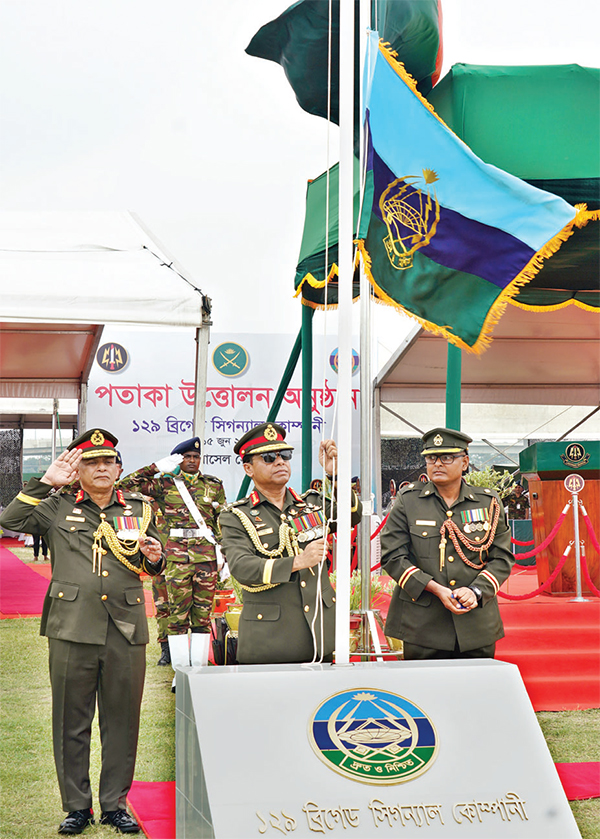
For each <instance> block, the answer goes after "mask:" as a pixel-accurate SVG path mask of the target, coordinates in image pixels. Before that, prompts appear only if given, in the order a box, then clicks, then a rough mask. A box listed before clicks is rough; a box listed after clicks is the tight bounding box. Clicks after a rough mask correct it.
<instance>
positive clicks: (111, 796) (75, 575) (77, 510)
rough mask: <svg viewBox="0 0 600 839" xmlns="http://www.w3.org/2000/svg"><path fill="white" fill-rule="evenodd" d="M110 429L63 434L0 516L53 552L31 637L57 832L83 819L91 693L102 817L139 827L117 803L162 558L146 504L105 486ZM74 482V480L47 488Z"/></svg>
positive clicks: (71, 830) (89, 816) (112, 474)
mask: <svg viewBox="0 0 600 839" xmlns="http://www.w3.org/2000/svg"><path fill="white" fill-rule="evenodd" d="M116 444H117V438H116V437H115V436H114V435H113V434H111V433H110V432H108V431H104V429H100V428H96V429H94V430H91V431H86V432H85V433H84V434H81V435H80V436H79V437H78V438H77V439H76V440H74V441H73V442H72V443H71V445H70V446H69V448H68V449H67V450H66V451H64V452H63V453H62V454H61V455H60V456H59V457H58V458H57V459H56V460H55V461H54V463H52V464H51V466H50V467H49V468H48V470H47V471H46V473H45V475H44V476H43V477H42V478H41V479H40V480H38V479H37V478H32V479H31V480H30V481H29V482H28V484H27V486H26V487H25V488H24V489H23V491H22V492H20V493H19V494H18V495H17V497H16V498H15V499H14V500H13V501H12V502H11V503H10V504H9V505H8V507H7V508H6V510H5V511H4V513H3V514H2V517H1V523H2V525H4V526H5V527H8V528H10V529H14V530H19V531H22V532H24V533H33V534H39V535H41V536H44V540H45V541H46V542H47V544H48V545H49V547H50V552H51V555H52V579H51V581H50V586H49V588H48V591H47V593H46V599H45V601H44V609H43V614H42V620H41V626H40V634H41V635H46V636H47V637H48V645H49V653H50V682H51V687H52V732H53V742H54V760H55V763H56V771H57V775H58V783H59V786H60V792H61V796H62V803H63V809H64V810H65V811H67V812H68V814H69V815H68V816H67V818H66V819H65V820H64V821H63V822H62V824H61V825H60V827H59V830H58V832H59V833H62V834H77V833H81V832H82V830H84V828H85V827H87V825H88V824H89V823H92V824H93V822H94V818H93V812H92V810H91V806H92V794H91V790H90V778H89V758H90V733H91V726H92V719H93V716H94V710H95V707H96V700H97V701H98V711H99V723H100V732H101V737H102V772H101V775H100V790H99V798H100V805H101V807H102V818H101V819H100V823H101V824H111V825H113V826H114V827H116V828H117V831H120V832H122V833H138V832H139V830H140V828H139V826H138V824H137V822H136V821H135V820H134V819H133V818H132V817H131V816H130V815H129V813H127V811H126V810H125V800H126V796H127V793H128V792H129V788H130V787H131V784H132V781H133V772H134V767H135V756H136V750H137V739H138V730H139V719H140V705H141V701H142V691H143V687H144V674H145V668H146V649H145V648H146V644H147V643H148V622H147V620H146V609H145V603H144V590H143V587H142V583H141V580H140V574H141V573H142V571H144V572H146V573H148V574H151V575H154V574H158V573H159V572H160V571H161V569H162V566H163V555H162V547H161V544H160V542H159V541H158V532H157V530H156V527H155V525H154V520H153V516H152V510H151V509H150V506H149V505H148V504H146V503H145V502H144V501H143V500H142V499H141V498H140V496H139V495H137V494H135V493H123V492H122V491H121V490H115V488H114V484H115V482H116V480H117V477H118V474H119V466H118V465H117V463H116V451H115V446H116ZM77 478H78V479H79V486H80V489H78V490H75V491H73V492H72V491H70V490H69V488H67V489H65V490H63V491H62V492H60V493H55V494H53V495H51V491H52V488H53V487H55V488H58V487H63V486H66V485H67V484H70V483H72V482H73V481H74V480H75V479H77Z"/></svg>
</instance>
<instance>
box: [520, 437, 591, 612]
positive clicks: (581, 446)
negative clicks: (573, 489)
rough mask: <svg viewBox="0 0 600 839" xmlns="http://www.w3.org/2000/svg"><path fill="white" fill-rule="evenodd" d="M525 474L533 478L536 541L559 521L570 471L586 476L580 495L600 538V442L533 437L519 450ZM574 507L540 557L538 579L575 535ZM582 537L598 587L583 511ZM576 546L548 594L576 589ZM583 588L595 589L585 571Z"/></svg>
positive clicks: (543, 577) (542, 578) (544, 577)
mask: <svg viewBox="0 0 600 839" xmlns="http://www.w3.org/2000/svg"><path fill="white" fill-rule="evenodd" d="M519 460H520V468H521V474H522V475H523V477H524V478H526V479H527V481H528V484H529V502H530V505H531V519H532V521H533V538H534V540H535V544H536V545H539V544H540V543H541V542H543V541H544V539H545V538H546V536H547V535H548V534H549V533H550V531H551V530H552V528H553V527H554V525H555V524H556V522H557V520H558V518H559V516H560V514H561V512H562V510H563V509H564V506H565V504H567V502H568V501H570V499H571V494H570V492H569V491H568V490H567V489H566V488H565V485H564V480H565V478H566V477H567V475H570V474H572V473H576V474H578V475H580V476H581V477H582V478H583V479H584V480H585V486H584V488H583V490H582V491H581V493H580V494H579V498H580V499H581V501H582V502H583V504H584V506H585V508H586V511H587V514H588V516H589V517H590V519H591V522H592V525H593V527H594V532H595V533H596V538H597V539H600V442H599V441H582V442H566V441H565V442H560V443H534V445H532V446H529V447H528V448H526V449H523V451H522V452H521V453H520V455H519ZM573 530H574V525H573V510H572V507H570V508H569V512H568V513H567V517H566V519H565V521H564V522H563V523H562V525H561V527H560V530H559V531H558V533H557V535H556V536H555V538H554V539H553V541H552V542H551V543H550V545H549V546H548V547H547V548H546V549H545V550H544V551H542V552H541V553H539V554H538V555H537V557H536V565H537V572H538V580H539V582H540V585H541V584H542V583H544V582H545V581H546V580H547V579H548V577H549V576H550V574H551V573H552V572H553V571H554V569H555V568H556V566H557V565H558V563H559V562H560V560H561V558H562V555H563V553H564V551H565V548H566V547H567V545H568V544H569V542H571V541H572V540H574V532H573ZM579 539H580V541H583V542H585V557H586V562H587V567H588V570H589V574H590V577H591V580H592V582H593V584H594V585H595V586H596V587H597V588H600V556H598V553H597V551H596V550H595V549H594V547H593V545H592V541H591V539H590V537H589V533H588V529H587V527H586V525H585V522H584V521H583V516H582V515H581V512H580V513H579ZM575 574H576V571H575V550H574V549H572V550H571V553H570V554H569V557H568V559H567V561H566V563H565V565H564V566H563V569H562V571H561V573H560V574H559V575H558V577H557V578H556V580H554V582H553V583H552V584H551V586H550V588H549V589H547V590H546V593H547V594H554V595H558V596H561V595H564V596H566V595H569V596H571V595H573V594H575V593H576V583H575ZM582 591H583V594H584V595H585V594H586V593H588V594H591V592H590V588H589V586H588V585H587V583H586V580H585V576H584V575H583V572H582Z"/></svg>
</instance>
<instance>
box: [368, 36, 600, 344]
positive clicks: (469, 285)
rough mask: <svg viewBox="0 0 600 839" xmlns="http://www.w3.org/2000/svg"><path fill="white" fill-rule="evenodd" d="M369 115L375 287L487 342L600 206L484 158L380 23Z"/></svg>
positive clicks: (384, 296)
mask: <svg viewBox="0 0 600 839" xmlns="http://www.w3.org/2000/svg"><path fill="white" fill-rule="evenodd" d="M365 123H366V130H367V144H368V160H367V181H368V185H369V186H370V187H372V200H371V199H370V198H367V199H366V202H365V205H364V206H363V216H365V215H367V216H368V217H369V225H368V231H367V234H366V236H365V237H364V239H359V241H358V247H359V249H360V251H361V253H362V257H363V260H364V266H365V271H366V273H367V275H368V277H369V279H370V281H371V283H372V284H373V286H374V288H375V291H376V295H377V297H378V298H379V299H380V300H383V301H384V302H386V303H388V304H390V305H392V306H395V307H396V308H399V309H401V310H402V311H404V312H406V313H407V314H409V315H411V316H413V317H415V318H416V319H417V320H419V321H420V323H421V324H422V325H423V326H424V327H425V328H426V329H428V330H430V331H432V332H435V333H438V334H439V333H441V334H443V335H444V336H445V337H446V338H447V340H449V341H450V342H451V343H453V344H455V345H457V346H459V347H461V348H462V349H465V350H469V351H472V352H475V353H479V352H481V351H482V350H483V349H485V346H486V345H487V344H488V343H489V342H490V340H491V332H492V330H493V327H494V325H495V323H496V322H497V321H498V320H499V318H500V317H501V316H502V313H503V311H504V309H505V307H506V305H507V303H508V302H509V300H510V299H511V298H512V297H514V296H515V295H517V294H518V292H519V288H520V287H522V286H523V285H524V284H526V283H527V282H529V280H531V279H532V278H533V277H534V276H535V274H536V273H537V272H538V271H539V270H540V268H541V267H542V264H543V260H544V259H546V258H548V257H550V256H551V255H552V254H553V253H555V252H556V251H557V250H558V249H559V248H560V246H561V244H562V243H563V242H564V241H565V240H566V239H567V238H568V237H569V236H570V235H571V233H572V231H573V227H574V225H576V226H578V227H581V226H583V225H585V224H587V222H588V221H589V220H590V219H598V218H599V217H600V213H599V212H598V211H588V210H587V206H586V205H585V204H578V205H576V206H575V207H573V206H571V205H570V204H568V203H567V202H566V201H564V200H563V199H562V198H559V197H558V196H556V195H552V194H551V193H548V192H544V191H543V190H540V189H537V188H536V187H533V186H531V185H529V184H527V183H525V182H524V181H522V180H520V179H519V178H516V177H514V176H513V175H510V174H508V173H506V172H504V171H502V170H501V169H498V168H497V167H495V166H491V165H489V164H486V163H484V162H483V161H482V160H481V159H480V158H478V157H477V156H476V155H475V154H473V152H472V151H471V150H470V149H469V148H468V146H466V145H465V143H463V141H462V140H460V139H459V138H458V137H457V136H456V135H455V134H454V133H453V132H452V131H451V130H450V129H449V128H448V126H447V125H446V124H445V123H444V122H443V121H442V120H441V119H440V118H439V117H438V116H437V114H436V113H435V112H434V110H433V108H432V106H431V105H430V104H429V103H428V102H427V101H426V100H425V99H424V98H423V97H422V96H421V94H420V93H419V92H418V91H417V89H416V85H415V82H414V80H413V79H412V78H411V77H410V76H409V75H408V73H406V71H405V69H404V67H403V65H402V64H401V63H400V62H399V61H397V59H396V56H395V53H394V52H393V51H392V50H391V49H389V47H388V46H387V45H386V44H384V43H383V42H380V41H379V38H378V35H377V33H376V32H371V33H370V34H369V50H368V55H367V61H366V64H365ZM532 130H533V129H532ZM370 192H371V189H367V190H366V193H365V194H366V195H368V194H369V193H370ZM361 226H362V225H361Z"/></svg>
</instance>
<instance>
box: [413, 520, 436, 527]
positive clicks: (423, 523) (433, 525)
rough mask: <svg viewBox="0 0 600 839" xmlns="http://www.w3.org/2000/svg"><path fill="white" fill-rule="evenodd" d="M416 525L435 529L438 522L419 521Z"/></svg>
mask: <svg viewBox="0 0 600 839" xmlns="http://www.w3.org/2000/svg"><path fill="white" fill-rule="evenodd" d="M415 524H422V525H425V527H435V525H436V522H434V521H429V520H428V519H417V520H416V522H415Z"/></svg>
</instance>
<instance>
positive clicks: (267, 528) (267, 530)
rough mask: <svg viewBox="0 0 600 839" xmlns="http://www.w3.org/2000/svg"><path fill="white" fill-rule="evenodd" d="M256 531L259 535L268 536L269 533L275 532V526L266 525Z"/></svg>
mask: <svg viewBox="0 0 600 839" xmlns="http://www.w3.org/2000/svg"><path fill="white" fill-rule="evenodd" d="M256 532H257V533H258V535H259V536H268V535H269V533H272V532H273V528H272V527H265V528H264V530H257V531H256Z"/></svg>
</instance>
